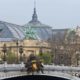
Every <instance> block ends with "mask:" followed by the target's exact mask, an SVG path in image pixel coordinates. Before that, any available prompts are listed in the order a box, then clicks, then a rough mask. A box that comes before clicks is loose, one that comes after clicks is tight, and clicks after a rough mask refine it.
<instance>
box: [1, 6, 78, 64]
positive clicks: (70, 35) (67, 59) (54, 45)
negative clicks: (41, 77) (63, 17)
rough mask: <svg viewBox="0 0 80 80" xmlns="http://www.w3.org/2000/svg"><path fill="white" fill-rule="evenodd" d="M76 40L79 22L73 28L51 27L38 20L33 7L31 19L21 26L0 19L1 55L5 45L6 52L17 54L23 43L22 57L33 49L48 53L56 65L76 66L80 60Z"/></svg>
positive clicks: (37, 51)
mask: <svg viewBox="0 0 80 80" xmlns="http://www.w3.org/2000/svg"><path fill="white" fill-rule="evenodd" d="M79 40H80V27H79V26H78V27H77V28H76V29H74V30H71V29H52V27H50V26H48V25H46V24H43V23H41V22H40V21H39V19H38V16H37V13H36V8H34V10H33V14H32V19H31V21H29V22H28V23H27V24H25V25H23V26H20V25H17V24H12V23H9V22H4V21H0V57H1V56H2V55H4V53H3V47H4V46H6V48H7V52H8V51H11V52H12V53H14V54H15V55H17V56H20V54H19V48H20V47H21V46H22V47H23V54H22V55H24V56H25V57H28V56H29V55H30V54H32V53H33V54H39V53H49V54H51V55H52V56H53V60H52V62H53V63H54V64H56V65H75V66H77V65H79V64H80V60H79V54H80V53H79V52H80V51H79V49H80V46H79V42H80V41H79ZM73 45H74V46H73ZM76 46H77V47H76ZM7 52H6V53H7Z"/></svg>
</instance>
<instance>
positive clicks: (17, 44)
mask: <svg viewBox="0 0 80 80" xmlns="http://www.w3.org/2000/svg"><path fill="white" fill-rule="evenodd" d="M16 46H17V63H18V46H19V43H18V40H17V41H16Z"/></svg>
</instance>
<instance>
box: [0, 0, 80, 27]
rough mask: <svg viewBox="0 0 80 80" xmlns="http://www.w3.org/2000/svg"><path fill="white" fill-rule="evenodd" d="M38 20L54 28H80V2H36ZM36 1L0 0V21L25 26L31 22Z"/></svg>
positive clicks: (52, 0) (66, 0) (50, 0)
mask: <svg viewBox="0 0 80 80" xmlns="http://www.w3.org/2000/svg"><path fill="white" fill-rule="evenodd" d="M36 7H37V14H38V19H39V20H40V21H41V22H42V23H44V24H47V25H50V26H52V27H53V28H74V27H76V26H77V25H79V26H80V0H36ZM33 8H34V0H0V21H6V22H11V23H15V24H19V25H24V24H26V23H28V21H30V20H31V18H32V14H33Z"/></svg>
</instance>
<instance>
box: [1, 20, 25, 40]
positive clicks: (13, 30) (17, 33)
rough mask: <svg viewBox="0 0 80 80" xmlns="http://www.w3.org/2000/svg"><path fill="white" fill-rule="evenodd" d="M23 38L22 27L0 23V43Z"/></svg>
mask: <svg viewBox="0 0 80 80" xmlns="http://www.w3.org/2000/svg"><path fill="white" fill-rule="evenodd" d="M24 37H25V36H24V33H23V28H22V26H19V25H16V24H12V23H8V22H3V21H0V41H12V40H22V39H23V38H24Z"/></svg>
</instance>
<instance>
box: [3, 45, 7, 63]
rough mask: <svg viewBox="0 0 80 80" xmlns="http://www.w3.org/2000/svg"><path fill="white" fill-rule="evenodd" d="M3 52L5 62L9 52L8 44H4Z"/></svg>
mask: <svg viewBox="0 0 80 80" xmlns="http://www.w3.org/2000/svg"><path fill="white" fill-rule="evenodd" d="M2 52H3V53H4V59H3V61H4V62H5V61H6V52H7V47H6V44H4V45H3V50H2Z"/></svg>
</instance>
